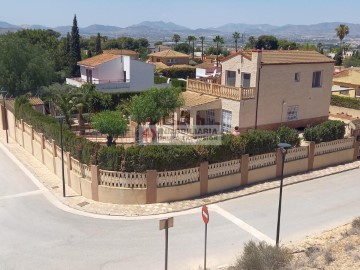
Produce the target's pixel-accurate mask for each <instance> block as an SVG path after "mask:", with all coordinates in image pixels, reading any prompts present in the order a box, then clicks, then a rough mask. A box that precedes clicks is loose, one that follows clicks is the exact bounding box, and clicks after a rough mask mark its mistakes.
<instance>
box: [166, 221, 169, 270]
mask: <svg viewBox="0 0 360 270" xmlns="http://www.w3.org/2000/svg"><path fill="white" fill-rule="evenodd" d="M168 236H169V226H168V219H167V220H165V270H167V267H168Z"/></svg>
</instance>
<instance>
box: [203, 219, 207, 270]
mask: <svg viewBox="0 0 360 270" xmlns="http://www.w3.org/2000/svg"><path fill="white" fill-rule="evenodd" d="M206 244H207V223H205V255H204V270H206Z"/></svg>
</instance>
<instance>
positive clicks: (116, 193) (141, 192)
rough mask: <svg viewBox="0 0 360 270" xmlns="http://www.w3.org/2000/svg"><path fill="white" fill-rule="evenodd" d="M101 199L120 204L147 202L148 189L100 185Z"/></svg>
mask: <svg viewBox="0 0 360 270" xmlns="http://www.w3.org/2000/svg"><path fill="white" fill-rule="evenodd" d="M99 201H101V202H106V203H118V204H146V189H141V188H115V187H107V186H99Z"/></svg>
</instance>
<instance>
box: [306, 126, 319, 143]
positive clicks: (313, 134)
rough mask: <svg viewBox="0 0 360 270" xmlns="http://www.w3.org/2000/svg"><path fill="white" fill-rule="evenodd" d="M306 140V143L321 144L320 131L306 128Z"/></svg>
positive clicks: (314, 128)
mask: <svg viewBox="0 0 360 270" xmlns="http://www.w3.org/2000/svg"><path fill="white" fill-rule="evenodd" d="M304 139H305V140H306V141H311V142H315V143H320V142H321V138H320V134H319V129H318V128H316V127H309V128H305V130H304Z"/></svg>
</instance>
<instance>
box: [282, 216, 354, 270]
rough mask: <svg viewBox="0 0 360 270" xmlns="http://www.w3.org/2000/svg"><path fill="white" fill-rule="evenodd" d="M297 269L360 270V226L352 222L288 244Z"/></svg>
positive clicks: (293, 267)
mask: <svg viewBox="0 0 360 270" xmlns="http://www.w3.org/2000/svg"><path fill="white" fill-rule="evenodd" d="M288 248H290V250H291V251H292V253H293V255H294V258H293V265H292V269H294V270H295V269H296V270H310V269H323V270H333V269H336V270H359V269H360V229H353V228H352V226H351V223H350V224H346V225H344V226H341V227H338V228H335V229H333V230H330V231H325V232H323V233H321V234H318V235H314V236H309V237H307V238H305V239H303V240H301V241H300V242H297V243H292V244H290V245H288Z"/></svg>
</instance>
